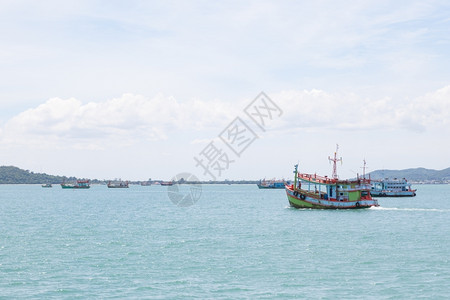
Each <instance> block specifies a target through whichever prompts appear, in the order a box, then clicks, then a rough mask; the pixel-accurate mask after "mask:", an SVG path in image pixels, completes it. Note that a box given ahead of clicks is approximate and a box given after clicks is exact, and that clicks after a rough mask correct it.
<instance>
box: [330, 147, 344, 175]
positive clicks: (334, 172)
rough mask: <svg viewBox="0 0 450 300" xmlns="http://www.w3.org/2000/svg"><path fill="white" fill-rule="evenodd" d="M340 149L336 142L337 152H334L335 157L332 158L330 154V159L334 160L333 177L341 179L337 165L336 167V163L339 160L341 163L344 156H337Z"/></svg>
mask: <svg viewBox="0 0 450 300" xmlns="http://www.w3.org/2000/svg"><path fill="white" fill-rule="evenodd" d="M338 150H339V145H338V144H336V152H334V158H331V157H329V156H328V160H329V161H332V162H333V175H332V176H333V179H339V177H338V175H337V167H336V163H337V162H338V161H340V162H341V164H342V157H340V158H337V152H338Z"/></svg>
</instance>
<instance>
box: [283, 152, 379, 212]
mask: <svg viewBox="0 0 450 300" xmlns="http://www.w3.org/2000/svg"><path fill="white" fill-rule="evenodd" d="M328 159H329V160H330V161H332V162H333V163H334V164H333V176H332V178H328V177H327V176H324V177H322V176H318V175H316V174H306V173H299V172H298V165H295V170H294V174H295V175H294V184H292V185H286V194H287V198H288V201H289V204H290V205H291V206H292V207H295V208H319V209H355V208H369V207H372V206H379V205H378V201H377V200H376V199H372V196H371V195H370V190H371V185H370V180H367V179H365V178H364V177H363V178H357V179H356V180H340V179H339V178H338V176H337V172H336V162H338V161H342V159H341V158H339V159H338V158H337V150H336V152H335V153H334V158H330V157H329V158H328Z"/></svg>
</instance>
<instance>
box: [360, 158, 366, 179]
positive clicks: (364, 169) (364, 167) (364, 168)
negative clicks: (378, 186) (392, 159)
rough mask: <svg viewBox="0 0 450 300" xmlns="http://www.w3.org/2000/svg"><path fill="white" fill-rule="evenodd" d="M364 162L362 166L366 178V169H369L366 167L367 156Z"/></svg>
mask: <svg viewBox="0 0 450 300" xmlns="http://www.w3.org/2000/svg"><path fill="white" fill-rule="evenodd" d="M363 162H364V166H362V167H361V168H362V169H363V179H366V169H367V167H366V159H365V158H364V159H363Z"/></svg>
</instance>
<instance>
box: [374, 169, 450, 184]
mask: <svg viewBox="0 0 450 300" xmlns="http://www.w3.org/2000/svg"><path fill="white" fill-rule="evenodd" d="M369 174H370V178H371V179H382V178H406V179H407V180H409V181H427V180H434V181H448V180H450V168H447V169H444V170H432V169H425V168H415V169H404V170H376V171H373V172H370V173H369Z"/></svg>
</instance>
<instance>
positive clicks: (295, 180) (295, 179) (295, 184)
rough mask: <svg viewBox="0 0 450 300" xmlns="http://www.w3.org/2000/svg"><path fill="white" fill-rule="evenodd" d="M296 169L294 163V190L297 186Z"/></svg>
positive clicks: (296, 166)
mask: <svg viewBox="0 0 450 300" xmlns="http://www.w3.org/2000/svg"><path fill="white" fill-rule="evenodd" d="M297 169H298V164H296V165H295V170H294V174H295V175H294V190H295V189H296V188H297Z"/></svg>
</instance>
